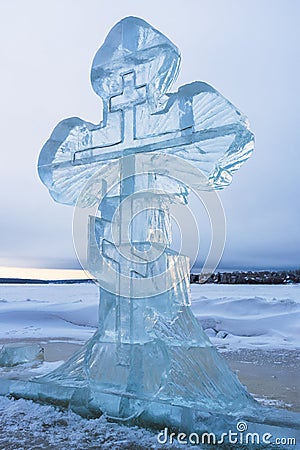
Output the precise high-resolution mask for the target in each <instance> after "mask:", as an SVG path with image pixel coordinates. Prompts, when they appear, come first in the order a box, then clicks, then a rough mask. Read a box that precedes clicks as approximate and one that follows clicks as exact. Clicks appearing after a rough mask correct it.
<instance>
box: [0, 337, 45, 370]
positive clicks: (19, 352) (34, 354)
mask: <svg viewBox="0 0 300 450" xmlns="http://www.w3.org/2000/svg"><path fill="white" fill-rule="evenodd" d="M43 359H44V349H43V348H42V347H41V346H40V345H39V344H28V343H10V344H4V345H3V346H2V348H1V349H0V367H12V366H16V365H18V364H24V363H39V362H41V361H43Z"/></svg>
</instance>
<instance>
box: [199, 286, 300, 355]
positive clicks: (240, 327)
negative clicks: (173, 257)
mask: <svg viewBox="0 0 300 450" xmlns="http://www.w3.org/2000/svg"><path fill="white" fill-rule="evenodd" d="M191 290H192V299H193V301H192V309H193V311H194V313H195V315H196V316H197V317H198V319H199V320H200V322H201V324H202V326H203V328H204V329H205V331H206V332H207V334H208V335H209V338H210V339H211V341H212V342H213V343H214V344H215V345H216V346H217V347H218V348H219V350H223V351H226V350H230V351H234V350H237V349H240V348H248V349H261V350H262V349H265V350H272V349H286V350H295V349H299V348H300V340H299V336H300V285H299V284H294V285H293V284H289V285H213V284H206V285H192V287H191Z"/></svg>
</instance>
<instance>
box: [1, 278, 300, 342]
mask: <svg viewBox="0 0 300 450" xmlns="http://www.w3.org/2000/svg"><path fill="white" fill-rule="evenodd" d="M191 291H192V309H193V311H194V313H195V314H196V316H197V317H198V319H199V320H200V322H201V324H202V326H203V328H204V329H205V330H206V332H207V334H208V335H209V337H210V338H211V340H212V341H213V342H214V343H215V344H216V345H217V346H218V347H219V348H220V349H221V350H222V349H223V350H236V349H238V348H250V349H255V348H257V349H258V348H259V349H278V348H280V349H287V350H294V349H299V348H300V339H299V337H300V285H274V286H269V285H262V286H258V285H213V284H206V285H195V284H194V285H192V287H191ZM97 313H98V289H97V287H96V285H94V284H69V285H68V284H65V285H60V284H50V285H26V284H25V285H0V341H2V342H3V341H11V340H15V339H32V338H39V339H45V338H50V339H67V340H70V341H81V342H82V341H85V340H87V339H88V338H89V337H90V336H91V335H92V334H93V333H94V331H95V327H96V326H97Z"/></svg>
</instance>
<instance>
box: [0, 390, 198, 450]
mask: <svg viewBox="0 0 300 450" xmlns="http://www.w3.org/2000/svg"><path fill="white" fill-rule="evenodd" d="M0 417H1V422H0V448H1V450H12V449H13V450H21V449H22V450H25V449H26V450H27V449H28V450H33V449H47V450H54V449H59V450H74V449H80V450H84V449H89V450H100V449H101V450H105V449H113V450H140V449H147V450H148V449H149V450H150V449H178V445H177V446H176V445H175V444H174V445H167V444H164V445H159V444H158V441H157V436H158V432H157V433H155V432H153V431H148V430H146V429H143V428H138V427H130V428H129V427H126V426H124V425H119V424H116V423H111V422H108V421H107V420H106V419H105V417H104V416H102V417H100V418H99V419H89V420H88V419H83V418H81V417H80V416H78V415H76V414H74V413H72V412H71V411H60V410H59V409H58V408H55V407H53V406H49V405H39V404H37V403H33V402H32V401H29V400H23V399H20V400H13V399H8V398H6V397H0ZM180 447H181V448H182V447H183V448H187V449H189V448H195V447H194V446H193V447H192V446H190V445H184V446H180ZM197 449H199V450H201V449H200V448H199V447H197Z"/></svg>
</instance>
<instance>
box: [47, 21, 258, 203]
mask: <svg viewBox="0 0 300 450" xmlns="http://www.w3.org/2000/svg"><path fill="white" fill-rule="evenodd" d="M179 65H180V53H179V50H178V49H177V47H176V46H175V45H174V44H173V43H172V42H171V41H170V40H169V39H168V38H166V37H165V36H164V35H163V34H162V33H160V32H159V31H157V30H156V29H154V28H153V27H152V26H151V25H149V24H148V23H146V22H145V21H144V20H142V19H139V18H135V17H127V18H125V19H123V20H121V21H120V22H119V23H118V24H117V25H115V26H114V27H113V28H112V30H111V31H110V32H109V34H108V36H107V38H106V40H105V42H104V44H103V45H102V46H101V47H100V49H99V50H98V52H97V53H96V56H95V58H94V61H93V65H92V71H91V80H92V86H93V89H94V91H95V92H96V94H97V95H99V96H100V97H101V99H102V101H103V120H102V122H101V123H100V124H98V125H94V124H92V123H89V122H85V121H83V120H81V119H79V118H76V117H73V118H70V119H65V120H63V121H62V122H60V123H59V124H58V125H57V127H56V128H55V129H54V131H53V133H52V135H51V137H50V139H49V141H47V143H46V144H45V146H44V148H43V149H42V152H41V155H40V158H39V174H40V177H41V179H42V181H43V182H44V184H45V185H46V186H47V187H48V189H49V192H50V194H51V196H52V197H53V198H54V199H55V200H56V201H59V202H60V203H65V204H69V205H74V204H76V201H77V198H78V196H79V194H80V193H81V191H82V189H83V187H84V185H85V184H86V183H87V181H88V180H89V179H90V177H91V176H92V175H93V174H94V173H96V172H97V171H98V170H99V168H100V167H101V166H102V165H106V164H107V163H109V162H111V161H114V160H116V159H118V158H120V157H121V156H124V155H125V154H126V155H129V154H136V153H140V152H150V153H152V152H161V153H164V154H170V155H175V156H178V157H180V158H183V159H187V160H189V161H192V162H193V163H194V164H195V165H196V166H197V167H199V169H200V170H201V171H202V172H203V173H204V175H205V176H206V178H207V183H208V187H209V188H214V189H216V188H222V187H224V186H226V185H227V184H229V183H230V181H231V177H232V173H233V172H234V171H235V170H236V169H238V168H239V167H240V165H241V164H242V163H243V162H244V161H246V160H247V158H248V157H249V156H250V154H251V152H252V149H253V142H254V138H253V134H252V133H251V132H250V131H249V127H248V122H247V118H246V117H245V116H244V115H243V114H242V113H241V112H240V111H239V110H238V109H237V108H236V107H235V106H233V105H232V104H231V103H230V102H229V101H228V100H226V99H225V98H224V97H223V96H222V95H221V94H220V93H219V92H218V91H216V90H215V89H214V88H213V87H211V86H209V85H208V84H206V83H204V82H199V81H197V82H193V83H191V84H188V85H185V86H181V87H180V88H179V90H178V92H171V91H169V89H170V88H171V86H172V83H173V82H174V80H175V79H176V76H177V74H178V71H179ZM91 201H93V199H91Z"/></svg>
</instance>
